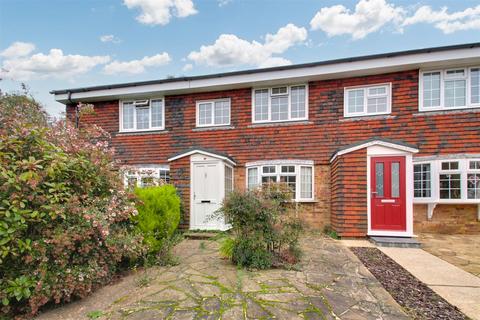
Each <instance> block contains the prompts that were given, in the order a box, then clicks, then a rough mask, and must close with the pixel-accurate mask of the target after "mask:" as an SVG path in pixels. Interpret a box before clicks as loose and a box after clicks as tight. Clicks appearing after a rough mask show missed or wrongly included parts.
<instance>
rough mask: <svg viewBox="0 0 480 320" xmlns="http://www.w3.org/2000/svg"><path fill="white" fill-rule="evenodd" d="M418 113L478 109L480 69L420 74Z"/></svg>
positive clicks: (479, 100)
mask: <svg viewBox="0 0 480 320" xmlns="http://www.w3.org/2000/svg"><path fill="white" fill-rule="evenodd" d="M419 104H420V111H429V110H452V109H459V108H473V107H480V68H479V67H474V68H455V69H446V70H435V71H425V72H421V73H420V101H419Z"/></svg>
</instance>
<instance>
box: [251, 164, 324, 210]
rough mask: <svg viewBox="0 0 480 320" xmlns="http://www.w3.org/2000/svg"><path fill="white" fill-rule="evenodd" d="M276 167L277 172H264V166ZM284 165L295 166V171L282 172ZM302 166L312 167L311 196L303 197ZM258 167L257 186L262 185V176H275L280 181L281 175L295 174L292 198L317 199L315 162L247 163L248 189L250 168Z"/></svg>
mask: <svg viewBox="0 0 480 320" xmlns="http://www.w3.org/2000/svg"><path fill="white" fill-rule="evenodd" d="M270 166H272V167H275V173H263V167H270ZM282 166H293V167H295V172H293V173H292V172H288V173H287V172H284V173H282V172H281V170H282ZM301 167H308V168H312V197H311V198H302V197H301V190H300V189H301ZM253 168H256V169H257V181H256V183H255V184H254V185H255V187H259V186H261V185H262V177H267V176H270V177H273V176H275V177H276V179H277V182H279V181H280V176H295V197H294V198H293V199H292V200H293V201H295V202H313V201H314V199H315V166H314V165H313V164H307V163H301V162H299V163H297V162H279V161H272V162H271V163H269V162H264V163H261V164H253V165H247V166H246V179H245V185H246V188H247V190H248V187H249V180H248V178H249V177H248V170H249V169H253Z"/></svg>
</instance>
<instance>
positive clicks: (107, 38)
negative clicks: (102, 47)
mask: <svg viewBox="0 0 480 320" xmlns="http://www.w3.org/2000/svg"><path fill="white" fill-rule="evenodd" d="M100 41H102V42H112V43H120V42H122V40H120V39H119V38H117V37H115V36H114V35H113V34H105V35H103V36H100Z"/></svg>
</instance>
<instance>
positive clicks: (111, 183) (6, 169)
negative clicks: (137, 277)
mask: <svg viewBox="0 0 480 320" xmlns="http://www.w3.org/2000/svg"><path fill="white" fill-rule="evenodd" d="M3 98H5V97H3ZM3 98H0V113H1V115H0V119H1V121H2V122H1V125H0V301H1V308H0V310H1V313H0V318H1V314H3V315H6V316H7V317H11V316H13V315H15V314H21V313H30V314H35V313H36V312H37V311H38V309H39V308H40V307H41V306H43V305H45V304H46V303H48V302H54V303H60V302H65V301H69V300H71V299H72V298H74V297H84V296H86V295H88V294H89V293H90V292H91V291H92V290H93V289H94V288H95V287H97V286H99V285H102V284H105V283H107V282H108V281H110V280H111V279H112V277H113V276H114V274H115V273H116V272H117V271H118V270H119V269H121V268H123V267H128V266H129V265H130V264H132V263H134V262H135V261H136V260H137V259H138V258H139V257H141V256H143V255H144V253H145V249H144V246H143V244H142V240H143V239H142V237H141V235H138V234H137V233H136V231H135V227H134V225H132V223H131V222H130V218H131V217H132V216H134V215H135V214H136V210H135V207H134V206H133V202H132V200H133V199H132V196H131V195H129V194H127V193H126V192H125V191H124V189H123V187H122V185H121V181H120V179H119V174H118V171H116V170H115V164H114V162H113V150H112V149H111V148H110V147H109V145H108V138H109V137H108V134H107V133H105V132H104V131H102V130H101V129H99V128H96V127H89V128H84V129H82V130H77V129H75V128H74V127H72V126H71V125H70V124H68V123H57V124H55V125H53V126H52V127H45V126H42V125H40V124H39V122H37V121H35V122H32V121H30V119H29V118H28V117H24V116H22V113H24V112H25V109H26V107H25V105H18V108H17V112H10V113H9V114H5V113H3V110H4V109H3V108H2V107H3V105H2V103H4V102H5V101H4V99H3ZM10 111H11V110H10ZM12 115H14V116H12Z"/></svg>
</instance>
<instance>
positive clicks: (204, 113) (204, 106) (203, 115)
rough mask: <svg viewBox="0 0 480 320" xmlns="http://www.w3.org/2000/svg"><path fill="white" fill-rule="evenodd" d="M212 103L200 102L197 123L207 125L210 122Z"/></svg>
mask: <svg viewBox="0 0 480 320" xmlns="http://www.w3.org/2000/svg"><path fill="white" fill-rule="evenodd" d="M212 111H213V110H212V103H211V102H208V103H200V104H199V105H198V124H199V125H209V124H212Z"/></svg>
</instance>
